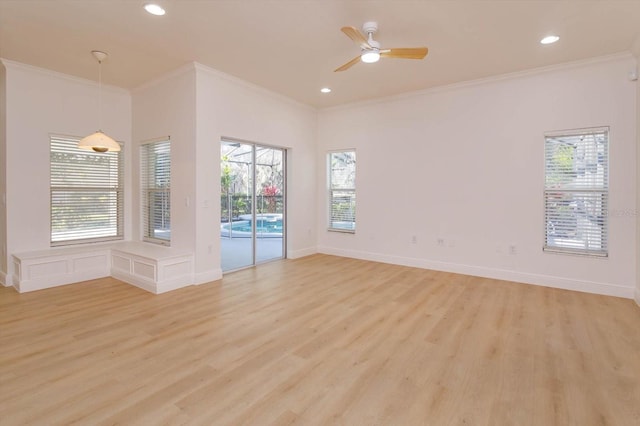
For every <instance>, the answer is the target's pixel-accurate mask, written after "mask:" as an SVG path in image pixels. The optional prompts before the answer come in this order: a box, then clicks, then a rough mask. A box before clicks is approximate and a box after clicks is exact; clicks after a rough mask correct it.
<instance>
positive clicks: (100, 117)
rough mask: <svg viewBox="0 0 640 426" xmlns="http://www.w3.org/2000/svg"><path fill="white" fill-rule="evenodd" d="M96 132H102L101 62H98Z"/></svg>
mask: <svg viewBox="0 0 640 426" xmlns="http://www.w3.org/2000/svg"><path fill="white" fill-rule="evenodd" d="M98 130H99V131H102V61H100V60H98Z"/></svg>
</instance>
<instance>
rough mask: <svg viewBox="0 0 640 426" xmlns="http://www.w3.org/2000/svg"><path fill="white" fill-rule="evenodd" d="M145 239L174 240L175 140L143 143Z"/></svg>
mask: <svg viewBox="0 0 640 426" xmlns="http://www.w3.org/2000/svg"><path fill="white" fill-rule="evenodd" d="M140 160H141V165H140V166H141V167H140V178H141V182H140V188H141V190H142V193H141V194H140V195H141V196H140V199H141V200H142V202H141V204H142V229H143V231H142V232H143V239H144V240H145V241H149V242H155V243H160V244H169V241H171V197H170V188H171V142H169V141H168V140H162V141H157V142H151V143H146V144H144V145H141V146H140Z"/></svg>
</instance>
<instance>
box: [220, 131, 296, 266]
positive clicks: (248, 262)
mask: <svg viewBox="0 0 640 426" xmlns="http://www.w3.org/2000/svg"><path fill="white" fill-rule="evenodd" d="M285 162H286V151H285V150H284V149H281V148H273V147H267V146H263V145H258V144H253V143H248V142H238V141H232V140H223V141H222V142H221V145H220V194H221V196H220V212H221V215H220V245H221V265H222V270H223V272H227V271H231V270H235V269H240V268H244V267H248V266H252V265H255V264H256V263H261V262H265V261H269V260H274V259H282V258H283V257H284V253H285V247H284V246H285V234H286V226H285V224H286V217H285V212H286V202H285V200H286V196H285V180H286V179H285V170H286V167H285Z"/></svg>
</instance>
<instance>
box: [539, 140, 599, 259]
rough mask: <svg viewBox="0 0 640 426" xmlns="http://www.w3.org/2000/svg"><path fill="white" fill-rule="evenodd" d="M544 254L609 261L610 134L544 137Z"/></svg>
mask: <svg viewBox="0 0 640 426" xmlns="http://www.w3.org/2000/svg"><path fill="white" fill-rule="evenodd" d="M544 202H545V209H544V215H545V245H544V250H546V251H561V252H569V253H577V254H589V255H596V256H607V254H608V247H607V245H608V244H607V240H608V236H607V228H608V219H607V216H608V214H607V213H608V202H609V129H608V128H597V129H584V130H577V131H568V132H562V133H554V134H547V135H546V136H545V189H544Z"/></svg>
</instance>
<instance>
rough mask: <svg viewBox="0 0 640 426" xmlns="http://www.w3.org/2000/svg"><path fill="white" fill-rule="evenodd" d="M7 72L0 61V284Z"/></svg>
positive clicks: (1, 279) (2, 277) (1, 280)
mask: <svg viewBox="0 0 640 426" xmlns="http://www.w3.org/2000/svg"><path fill="white" fill-rule="evenodd" d="M6 82H7V72H6V69H5V67H4V65H3V64H2V62H0V285H6V284H7V203H6V193H7V179H6V170H7V143H6V135H7V120H6V105H7V100H6Z"/></svg>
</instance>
